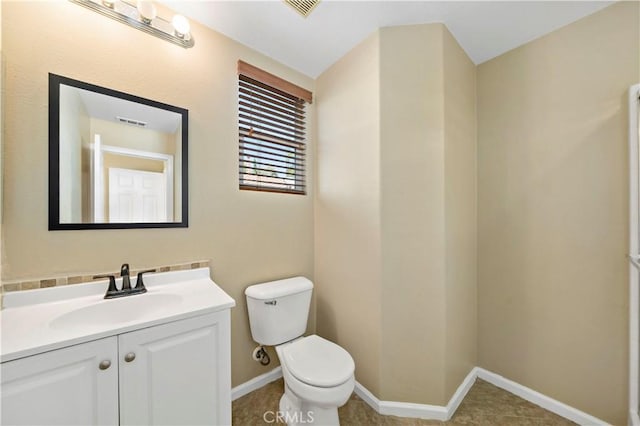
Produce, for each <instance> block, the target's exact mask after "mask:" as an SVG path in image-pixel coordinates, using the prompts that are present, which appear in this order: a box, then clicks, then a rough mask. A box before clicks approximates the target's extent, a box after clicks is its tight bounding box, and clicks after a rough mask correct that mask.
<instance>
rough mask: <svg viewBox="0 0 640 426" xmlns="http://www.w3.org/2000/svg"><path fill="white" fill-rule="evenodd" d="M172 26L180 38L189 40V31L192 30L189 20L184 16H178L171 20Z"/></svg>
mask: <svg viewBox="0 0 640 426" xmlns="http://www.w3.org/2000/svg"><path fill="white" fill-rule="evenodd" d="M171 24H172V25H173V29H174V30H175V32H176V35H177V36H178V37H180V38H187V36H188V35H189V31H190V30H191V26H190V25H189V21H188V20H187V18H185V17H184V16H182V15H176V16H174V17H173V19H172V20H171Z"/></svg>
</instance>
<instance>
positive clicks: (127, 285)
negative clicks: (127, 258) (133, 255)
mask: <svg viewBox="0 0 640 426" xmlns="http://www.w3.org/2000/svg"><path fill="white" fill-rule="evenodd" d="M120 276H121V277H122V290H123V291H129V290H131V281H130V279H129V264H128V263H123V264H122V266H121V267H120Z"/></svg>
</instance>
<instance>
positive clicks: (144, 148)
mask: <svg viewBox="0 0 640 426" xmlns="http://www.w3.org/2000/svg"><path fill="white" fill-rule="evenodd" d="M49 76H50V78H49V91H50V92H49V99H50V104H49V108H50V116H49V125H50V128H49V131H50V135H49V139H50V145H49V156H50V158H49V169H50V170H49V172H50V176H49V191H50V194H49V204H50V205H49V229H91V228H137V227H176V226H187V127H188V112H187V111H186V110H184V109H182V108H178V107H173V106H170V105H166V104H162V103H159V102H155V101H151V100H148V99H143V98H139V97H136V96H132V95H128V94H126V93H121V92H117V91H114V90H110V89H105V88H102V87H98V86H94V85H91V84H87V83H83V82H79V81H76V80H71V79H68V78H65V77H60V76H57V75H53V74H50V75H49Z"/></svg>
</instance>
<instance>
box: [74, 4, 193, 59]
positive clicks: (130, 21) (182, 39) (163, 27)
mask: <svg viewBox="0 0 640 426" xmlns="http://www.w3.org/2000/svg"><path fill="white" fill-rule="evenodd" d="M69 1H70V2H72V3H76V4H79V5H80V6H84V7H86V8H87V9H91V10H93V11H94V12H98V13H99V14H101V15H104V16H108V17H109V18H111V19H115V20H116V21H118V22H122V23H123V24H127V25H129V26H131V27H133V28H137V29H139V30H140V31H144V32H145V33H148V34H151V35H154V36H156V37H158V38H161V39H163V40H166V41H168V42H170V43H173V44H177V45H178V46H181V47H184V48H185V49H188V48H190V47H193V45H194V44H195V41H194V39H193V36H192V35H191V34H190V33H187V34H182V33H176V31H175V29H174V26H173V25H172V23H171V22H169V21H167V20H166V19H163V18H161V17H159V16H156V17H155V18H154V19H152V20H151V22H150V23H148V24H146V23H144V22H143V21H142V18H141V16H140V13H139V12H138V9H137V7H136V5H134V4H131V3H129V2H128V1H126V0H113V1H104V2H103V1H101V0H69ZM103 3H106V4H109V5H110V6H107V5H105V4H103Z"/></svg>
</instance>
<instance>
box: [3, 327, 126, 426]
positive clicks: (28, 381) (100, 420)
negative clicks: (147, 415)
mask: <svg viewBox="0 0 640 426" xmlns="http://www.w3.org/2000/svg"><path fill="white" fill-rule="evenodd" d="M107 362H109V363H110V365H109V366H108V367H107V368H105V367H106V365H107V364H106V363H107ZM117 362H118V338H117V337H108V338H104V339H100V340H95V341H93V342H88V343H84V344H81V345H76V346H70V347H67V348H63V349H57V350H54V351H50V352H45V353H42V354H38V355H34V356H30V357H26V358H20V359H17V360H15V361H9V362H4V363H2V365H1V373H2V374H1V377H2V406H1V407H0V408H1V410H2V421H1V422H0V423H2V424H3V425H61V426H62V425H96V424H97V425H116V424H118V372H117V370H118V365H117ZM101 363H104V364H102V368H103V369H101Z"/></svg>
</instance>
